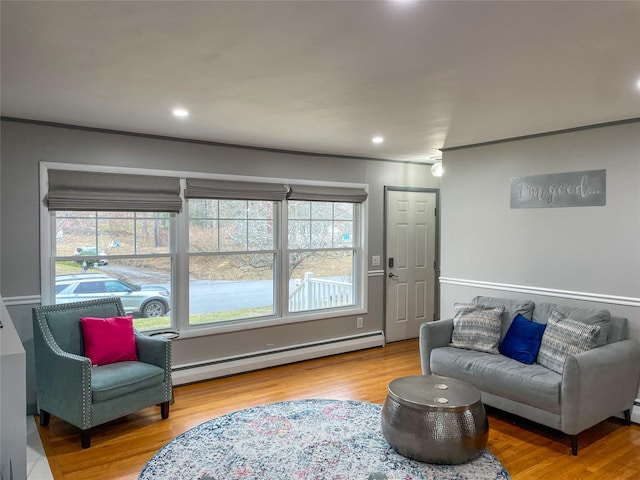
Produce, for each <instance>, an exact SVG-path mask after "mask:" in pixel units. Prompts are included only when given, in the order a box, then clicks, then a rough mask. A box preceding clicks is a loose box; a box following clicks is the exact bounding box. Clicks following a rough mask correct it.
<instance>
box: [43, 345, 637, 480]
mask: <svg viewBox="0 0 640 480" xmlns="http://www.w3.org/2000/svg"><path fill="white" fill-rule="evenodd" d="M419 374H420V358H419V353H418V342H417V340H408V341H404V342H397V343H392V344H389V345H387V346H386V347H385V348H373V349H369V350H362V351H359V352H352V353H347V354H342V355H336V356H332V357H325V358H321V359H316V360H309V361H306V362H300V363H295V364H291V365H285V366H282V367H274V368H269V369H265V370H261V371H256V372H249V373H245V374H240V375H234V376H231V377H226V378H220V379H216V380H210V381H207V382H202V383H197V384H192V385H184V386H179V387H176V388H175V399H176V401H175V404H174V405H172V407H171V414H170V417H169V419H167V420H160V409H159V408H157V407H156V408H148V409H145V410H141V411H140V412H138V413H135V414H132V415H129V416H127V417H125V418H123V419H119V420H116V421H113V422H110V423H108V424H105V425H102V426H99V427H96V428H95V431H94V433H93V436H92V444H91V448H89V449H86V450H83V449H82V448H81V447H80V436H79V431H78V430H77V429H76V428H75V427H72V426H70V425H68V424H66V423H64V422H62V421H60V420H58V419H57V418H55V417H51V423H50V424H49V426H48V427H46V428H42V427H40V426H38V429H39V432H40V437H41V439H42V443H43V446H44V449H45V452H46V454H47V457H48V460H49V464H50V466H51V471H52V473H53V475H54V478H55V479H56V480H61V479H64V480H87V479H91V480H102V479H104V480H116V479H136V478H137V476H138V474H139V473H140V471H141V470H142V468H143V467H144V465H145V463H146V462H147V461H148V460H149V459H150V458H151V457H152V456H153V455H154V453H155V452H156V451H157V450H158V449H159V448H161V447H162V446H163V445H164V444H166V443H167V442H169V441H170V440H171V439H172V438H174V437H175V436H177V435H179V434H181V433H183V432H185V431H186V430H188V429H190V428H192V427H194V426H196V425H198V424H200V423H202V422H204V421H206V420H209V419H210V418H214V417H218V416H220V415H224V414H226V413H229V412H233V411H235V410H240V409H243V408H248V407H253V406H256V405H260V404H265V403H272V402H279V401H282V400H294V399H303V398H332V399H345V400H346V399H349V400H359V401H366V402H373V403H380V404H381V403H383V402H384V400H385V397H386V392H387V385H388V383H389V382H390V381H391V380H393V379H394V378H397V377H401V376H405V375H419ZM487 411H488V414H489V425H490V434H489V445H488V448H489V450H490V451H491V452H492V453H493V454H494V455H495V456H496V457H497V458H498V459H499V460H500V461H501V462H502V464H503V465H504V466H505V467H506V469H507V470H508V471H509V473H510V474H511V477H512V478H513V479H514V480H529V479H554V480H555V479H560V480H565V479H567V480H568V479H571V480H573V479H598V480H608V479H611V480H613V479H615V480H618V479H626V478H629V479H631V478H640V425H637V424H634V425H632V426H631V427H628V426H626V425H624V423H623V422H622V420H616V419H610V420H607V421H605V422H602V423H601V424H599V425H597V426H595V427H593V428H591V429H590V430H588V431H586V432H584V433H582V434H580V437H579V448H580V451H579V454H578V456H577V457H574V456H572V455H571V448H570V441H569V438H568V437H566V436H565V435H563V434H562V433H559V432H556V431H554V430H551V429H548V428H545V427H542V426H540V425H536V424H533V423H531V422H528V421H525V420H523V419H521V418H518V417H515V416H511V415H508V414H505V413H503V412H500V411H498V410H495V409H491V408H488V409H487ZM36 421H37V417H36ZM264 480H281V479H264ZM354 480H360V479H354Z"/></svg>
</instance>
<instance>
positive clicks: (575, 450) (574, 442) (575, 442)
mask: <svg viewBox="0 0 640 480" xmlns="http://www.w3.org/2000/svg"><path fill="white" fill-rule="evenodd" d="M571 454H572V455H574V456H576V455H578V435H571Z"/></svg>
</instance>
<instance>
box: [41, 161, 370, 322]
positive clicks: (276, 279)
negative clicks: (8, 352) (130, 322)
mask: <svg viewBox="0 0 640 480" xmlns="http://www.w3.org/2000/svg"><path fill="white" fill-rule="evenodd" d="M43 169H44V171H43V177H47V175H48V190H46V198H45V202H44V205H45V206H47V207H48V210H49V212H48V213H47V214H46V215H45V217H44V218H45V222H46V223H45V225H47V227H45V230H46V229H47V228H48V229H50V235H48V236H47V238H46V239H45V241H44V243H43V250H42V252H43V255H42V257H43V272H45V275H44V276H43V292H47V293H43V300H44V301H54V302H56V303H68V302H75V301H79V300H90V299H99V298H105V297H112V296H117V297H119V298H120V299H121V301H122V303H123V306H124V308H125V310H126V311H127V312H128V313H131V314H132V315H133V316H134V324H135V326H136V328H137V329H139V330H161V329H166V328H177V329H180V330H187V329H196V328H197V329H199V330H201V329H203V328H208V329H210V330H209V331H219V329H220V327H221V326H224V327H223V328H225V329H232V330H233V329H242V328H247V325H248V324H251V323H252V322H258V323H259V324H260V325H265V324H269V322H273V323H283V322H286V321H287V320H288V319H292V320H294V319H295V320H296V321H301V320H305V319H314V318H320V317H329V316H336V315H346V314H353V313H354V312H356V311H357V312H362V311H363V309H364V308H365V305H364V298H365V296H364V289H365V286H366V281H365V280H366V277H365V274H366V272H365V265H364V258H365V255H364V253H365V252H364V246H363V243H362V239H363V235H362V232H363V231H364V221H363V219H364V218H365V215H364V214H363V206H362V204H363V202H364V201H365V200H366V198H367V194H366V192H365V191H364V190H363V189H360V188H342V187H336V186H331V187H325V186H322V185H313V186H305V185H286V184H283V183H267V182H265V183H260V182H247V181H233V180H219V179H206V178H182V179H180V178H177V177H151V176H147V175H138V174H123V173H115V174H111V173H100V174H96V173H95V172H70V171H64V170H47V169H46V167H44V166H43ZM157 179H159V180H157ZM181 184H182V185H183V186H185V187H186V188H184V190H183V189H182V188H181V187H180V185H181ZM46 188H47V186H45V185H43V190H44V189H46ZM181 193H183V196H184V198H182V197H181V195H180V194H181ZM177 266H180V269H179V270H178V268H177ZM45 278H46V280H45ZM50 297H52V298H50ZM177 313H180V314H181V315H180V316H178V315H177ZM256 324H257V323H256Z"/></svg>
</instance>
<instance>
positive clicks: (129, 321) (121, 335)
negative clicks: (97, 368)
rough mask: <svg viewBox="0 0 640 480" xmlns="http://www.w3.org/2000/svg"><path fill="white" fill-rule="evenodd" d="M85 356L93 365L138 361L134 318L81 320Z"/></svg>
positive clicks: (88, 318)
mask: <svg viewBox="0 0 640 480" xmlns="http://www.w3.org/2000/svg"><path fill="white" fill-rule="evenodd" d="M80 324H81V326H82V336H83V337H84V354H85V356H86V357H89V358H90V359H91V363H92V364H93V365H107V364H109V363H115V362H126V361H128V360H138V355H137V354H136V339H135V334H134V332H133V316H131V315H130V316H128V317H115V318H91V317H86V318H81V319H80Z"/></svg>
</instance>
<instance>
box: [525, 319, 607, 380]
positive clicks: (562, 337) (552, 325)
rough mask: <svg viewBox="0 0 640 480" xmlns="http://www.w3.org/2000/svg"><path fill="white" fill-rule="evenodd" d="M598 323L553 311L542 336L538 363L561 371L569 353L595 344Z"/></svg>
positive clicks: (572, 353)
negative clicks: (589, 322) (574, 318)
mask: <svg viewBox="0 0 640 480" xmlns="http://www.w3.org/2000/svg"><path fill="white" fill-rule="evenodd" d="M599 335H600V325H589V324H587V323H583V322H578V321H576V320H573V319H571V318H564V316H563V315H561V314H560V313H558V312H556V311H553V312H551V316H550V317H549V322H548V323H547V328H546V330H545V331H544V335H543V336H542V343H541V344H540V352H539V353H538V363H539V364H540V365H542V366H545V367H547V368H549V369H551V370H553V371H554V372H558V373H562V370H563V369H564V362H565V360H566V358H567V356H569V355H575V354H577V353H581V352H585V351H587V350H590V349H591V348H593V347H595V346H596V341H597V339H598V336H599Z"/></svg>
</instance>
